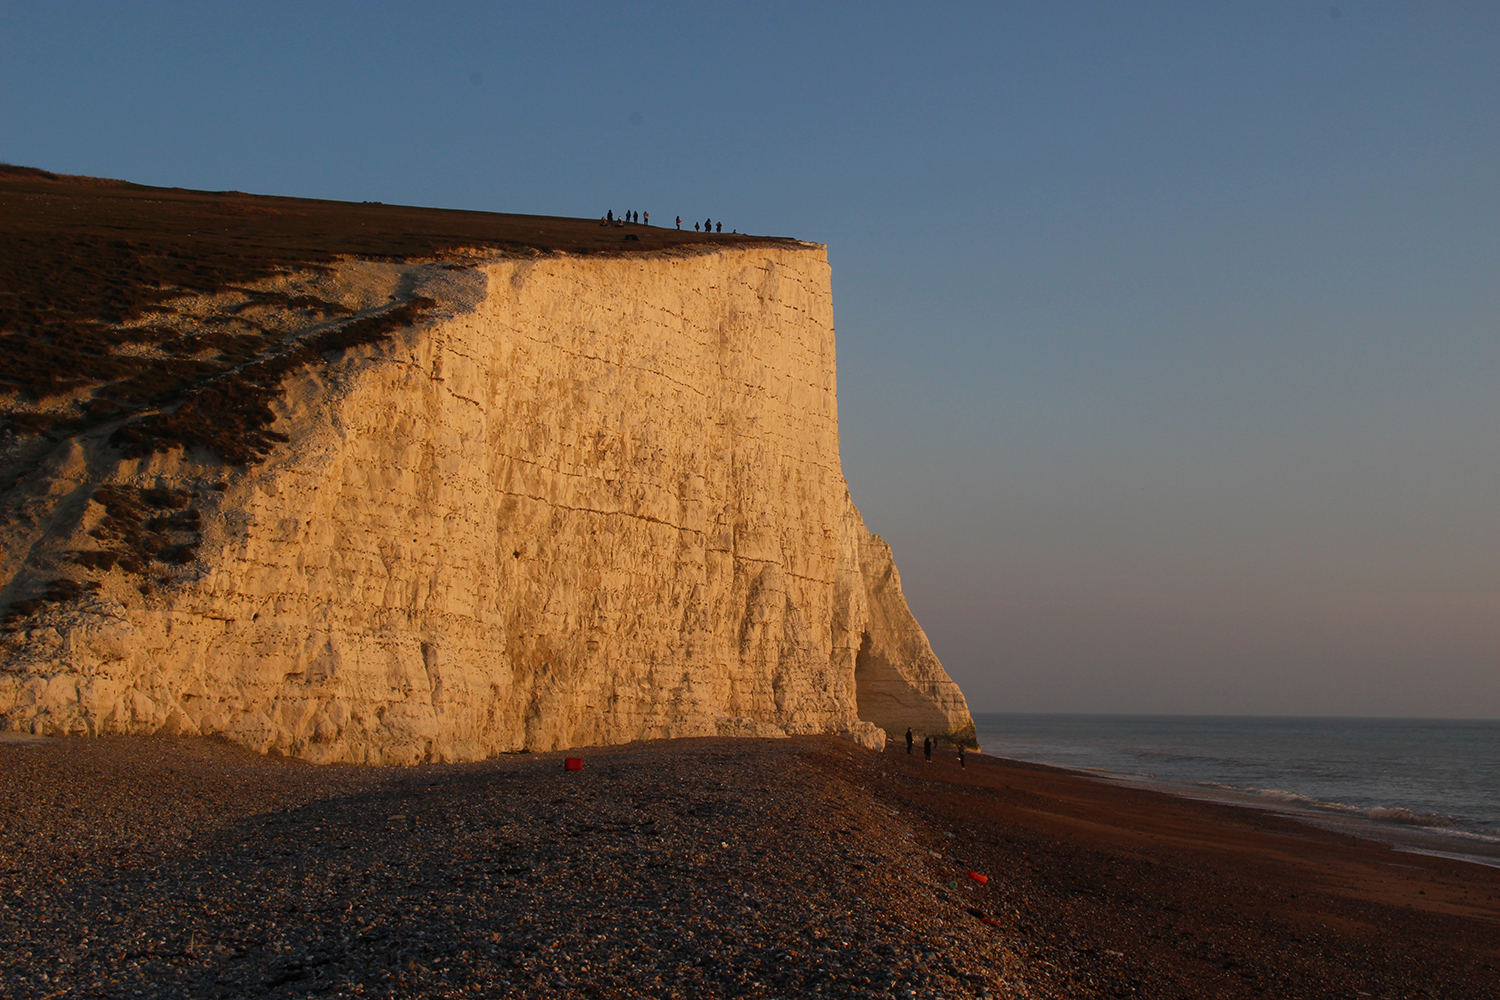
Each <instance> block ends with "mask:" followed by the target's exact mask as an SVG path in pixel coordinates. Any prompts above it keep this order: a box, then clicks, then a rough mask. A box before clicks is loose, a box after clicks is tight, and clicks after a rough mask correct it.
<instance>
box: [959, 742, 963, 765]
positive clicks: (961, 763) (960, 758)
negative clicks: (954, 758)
mask: <svg viewBox="0 0 1500 1000" xmlns="http://www.w3.org/2000/svg"><path fill="white" fill-rule="evenodd" d="M958 766H959V767H963V766H964V745H963V744H962V743H960V744H959V745H958Z"/></svg>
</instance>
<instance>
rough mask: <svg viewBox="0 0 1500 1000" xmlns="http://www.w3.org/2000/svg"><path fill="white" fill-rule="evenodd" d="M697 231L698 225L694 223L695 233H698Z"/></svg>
mask: <svg viewBox="0 0 1500 1000" xmlns="http://www.w3.org/2000/svg"><path fill="white" fill-rule="evenodd" d="M697 231H698V223H696V222H695V223H693V232H695V233H696V232H697Z"/></svg>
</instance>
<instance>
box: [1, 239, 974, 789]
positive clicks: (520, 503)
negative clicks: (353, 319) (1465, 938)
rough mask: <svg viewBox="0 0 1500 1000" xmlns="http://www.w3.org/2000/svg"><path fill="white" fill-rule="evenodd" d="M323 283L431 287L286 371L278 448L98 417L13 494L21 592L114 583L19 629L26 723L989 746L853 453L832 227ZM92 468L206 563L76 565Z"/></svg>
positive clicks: (424, 747)
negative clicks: (737, 241)
mask: <svg viewBox="0 0 1500 1000" xmlns="http://www.w3.org/2000/svg"><path fill="white" fill-rule="evenodd" d="M321 280H325V282H326V283H331V284H330V285H329V287H325V288H324V290H323V292H324V294H338V295H341V296H342V297H343V299H344V300H345V301H348V302H350V303H351V304H352V305H353V306H355V307H359V306H360V305H361V301H360V297H361V296H364V298H365V299H366V300H368V299H369V298H370V296H371V295H372V294H373V293H372V289H374V290H378V291H385V290H386V289H387V288H389V289H390V290H391V291H392V292H394V293H395V294H398V295H412V294H419V295H425V296H427V297H429V298H432V299H434V300H436V301H437V302H438V307H437V308H436V309H435V310H434V311H433V312H431V313H429V314H428V318H427V319H425V320H423V321H421V322H419V324H418V325H417V326H416V327H414V328H412V329H409V330H406V331H404V332H401V333H398V334H396V335H395V336H394V337H393V338H392V339H391V340H390V341H387V342H383V343H380V344H376V345H373V346H371V347H366V348H360V349H357V350H355V351H352V352H350V356H348V357H346V358H345V359H344V360H342V361H340V362H338V363H337V364H333V365H330V366H328V367H326V368H321V369H317V370H315V371H309V372H306V373H304V374H303V375H301V376H298V377H297V378H295V379H294V380H292V381H291V382H289V383H288V385H287V392H286V394H285V396H284V398H283V400H282V402H281V407H282V408H281V410H280V411H279V413H278V420H277V423H276V429H277V430H278V431H280V432H282V433H284V434H287V435H288V436H289V437H290V440H289V441H288V442H287V443H286V444H285V445H284V446H282V447H280V448H278V449H277V450H276V451H275V452H273V454H272V455H271V456H270V458H269V459H268V460H267V461H266V462H265V463H263V464H261V465H257V466H254V467H251V468H249V469H229V468H226V467H225V466H223V465H221V464H218V463H216V462H215V461H214V460H213V458H212V456H210V455H208V454H195V455H186V456H185V455H183V454H182V453H181V452H180V451H174V452H171V453H168V454H165V455H160V454H159V455H155V456H152V457H149V458H147V459H142V460H139V461H132V462H120V461H119V460H118V457H114V458H111V457H110V456H111V454H112V453H111V452H110V451H109V449H108V448H107V447H106V446H105V445H104V444H103V443H102V435H101V437H100V439H98V440H83V441H76V442H69V443H68V444H67V445H65V446H63V447H62V448H61V449H60V450H59V451H58V452H57V453H56V454H54V455H52V456H51V457H50V458H49V459H48V460H47V462H46V463H44V464H43V465H42V466H41V467H40V468H39V470H38V471H35V472H32V473H31V474H30V478H29V479H25V480H23V481H22V482H21V483H20V485H18V486H16V487H14V488H13V489H12V491H11V492H12V494H13V495H12V497H11V498H10V507H9V509H11V510H13V511H17V510H22V509H24V510H25V511H26V514H25V516H24V517H20V518H17V517H13V518H12V519H11V520H12V522H13V525H12V527H11V529H10V530H8V531H7V533H6V535H5V536H4V540H3V544H4V545H5V547H6V550H7V551H5V552H4V553H3V555H4V562H3V564H0V584H3V588H4V589H3V590H0V598H3V599H4V601H6V602H10V601H14V600H18V599H22V598H25V597H27V596H30V595H33V594H35V593H38V592H40V591H41V590H43V589H45V588H46V586H47V584H48V581H51V580H54V579H57V578H59V577H61V578H68V579H74V580H76V581H79V582H81V583H83V584H84V585H89V584H92V583H95V582H97V583H98V585H99V587H98V589H97V590H96V591H92V592H90V591H85V592H83V593H82V594H81V596H79V597H77V599H73V600H59V601H56V602H54V603H51V604H47V605H45V606H43V607H41V608H39V609H37V610H34V611H33V612H31V613H30V614H29V615H27V616H24V617H22V618H20V619H19V620H16V621H15V622H14V623H13V624H14V626H15V629H16V630H15V631H12V632H11V633H9V634H7V635H4V636H0V642H3V644H4V645H3V656H4V663H3V667H0V727H8V728H11V729H21V730H27V731H33V732H49V733H102V732H154V731H158V730H163V729H164V730H166V731H169V732H188V733H204V734H210V733H216V734H223V735H225V736H227V737H228V738H230V739H232V740H235V741H236V742H239V743H243V744H245V745H247V746H250V747H252V748H254V749H257V750H260V751H273V750H274V751H278V752H281V753H286V754H292V755H296V756H300V757H304V758H307V759H309V760H314V761H365V762H372V763H411V762H415V761H420V760H427V759H441V760H466V759H475V758H481V757H484V756H487V755H490V754H494V753H497V752H502V751H509V750H517V749H521V748H523V747H524V748H531V749H537V750H542V749H555V748H560V747H566V746H578V745H588V744H599V743H614V742H623V741H627V740H634V739H646V738H654V737H671V736H691V735H709V734H720V735H723V734H734V733H743V734H746V735H779V734H796V733H813V732H844V733H848V734H851V735H852V736H853V737H854V738H856V739H859V740H861V741H862V742H865V743H867V744H878V743H879V742H880V741H881V740H883V734H881V733H880V730H881V729H883V730H886V731H889V732H891V733H893V734H894V733H896V732H904V730H905V728H906V727H907V726H908V725H913V726H916V727H917V729H918V730H919V731H921V732H930V733H934V734H952V735H955V736H959V737H964V738H971V737H972V732H973V730H972V722H971V721H970V719H969V715H968V710H967V706H966V705H965V703H964V699H963V695H962V694H961V693H960V692H959V690H958V688H957V686H956V685H954V684H953V682H952V681H951V680H949V679H948V677H947V675H946V674H945V673H944V672H943V669H942V667H941V665H940V664H939V663H938V661H937V659H936V658H935V657H934V656H933V655H932V651H931V649H930V647H929V646H928V645H927V640H926V637H925V636H924V635H923V634H922V631H921V629H920V627H919V626H918V625H917V624H916V622H915V621H914V620H913V619H912V617H911V614H910V612H909V611H908V610H907V609H906V604H905V601H904V599H903V598H902V596H901V592H900V584H899V580H898V578H897V577H896V574H895V568H894V566H893V565H892V563H891V560H890V553H889V549H888V548H886V546H885V545H884V543H882V542H880V540H879V539H878V538H875V537H873V536H871V535H870V534H869V532H868V531H866V529H865V527H864V524H863V522H862V521H861V520H860V517H859V514H858V512H857V511H856V510H855V509H854V507H853V504H852V503H851V501H850V499H849V494H848V488H847V486H846V484H845V482H844V478H843V475H842V472H841V471H840V467H839V452H838V414H837V404H836V392H835V365H834V333H833V312H832V299H831V292H830V283H829V269H828V264H827V259H826V255H825V254H824V252H823V250H822V248H820V247H813V246H807V247H804V248H795V247H765V246H759V247H754V248H751V249H741V250H729V251H722V252H715V253H704V254H695V255H665V254H663V255H657V256H642V257H635V258H623V259H622V258H612V259H597V260H591V259H588V258H576V257H562V256H559V257H546V258H538V259H534V260H492V261H488V262H481V263H478V264H474V265H472V266H466V267H461V268H460V267H455V266H453V265H409V266H404V267H395V266H392V265H365V264H358V263H350V264H347V265H345V267H344V268H343V270H342V271H341V272H340V273H339V274H338V275H336V276H334V277H331V278H327V279H321ZM333 286H337V287H333ZM330 288H331V289H332V290H330ZM365 304H367V302H366V303H365ZM101 483H108V484H115V485H118V486H123V487H127V488H134V489H136V493H137V494H139V490H140V488H148V489H152V488H154V489H160V490H168V491H177V492H176V493H174V494H173V496H176V497H178V498H179V499H177V500H175V501H170V502H171V503H176V504H178V505H179V506H178V507H176V508H173V507H170V504H169V502H168V501H166V500H163V501H160V502H161V503H163V504H168V506H164V507H162V509H161V510H160V511H155V509H154V508H151V506H150V502H147V503H146V508H145V509H146V513H147V514H153V516H157V517H158V518H159V519H160V518H166V517H169V516H172V515H173V512H174V511H177V512H178V513H176V515H175V516H177V517H179V519H180V518H182V517H187V516H188V515H189V514H192V512H196V514H192V516H193V517H195V518H197V519H198V521H197V522H195V523H198V524H199V527H198V528H197V529H196V530H197V531H198V534H199V535H200V536H201V542H200V543H199V545H198V548H197V550H196V558H195V559H194V560H192V561H191V562H188V563H186V564H184V565H182V566H178V567H169V568H164V569H161V571H160V573H158V572H157V569H158V568H157V567H156V564H154V563H153V564H152V572H151V573H149V574H147V577H146V579H147V582H146V583H144V584H143V583H142V579H141V577H140V576H131V575H129V574H127V573H126V572H124V571H122V570H121V569H120V568H118V567H115V568H112V569H107V570H88V569H87V568H86V566H80V565H79V559H78V556H77V555H76V553H79V552H87V551H88V550H90V548H91V547H95V548H96V547H98V546H99V545H100V542H99V541H98V540H97V537H96V535H97V531H96V535H90V534H89V531H90V530H91V529H97V528H98V527H99V525H100V524H101V523H102V520H103V519H104V518H105V517H106V508H105V505H103V504H101V503H100V502H99V501H98V500H97V499H91V497H95V496H96V495H97V490H96V487H97V486H98V485H99V484H101ZM215 485H219V486H222V487H223V488H222V489H215V488H214V486H215ZM133 495H134V494H133ZM139 495H142V496H148V495H147V494H139ZM151 495H155V494H151ZM148 499H149V496H148ZM182 505H187V506H186V507H185V508H183V507H182ZM21 522H24V525H22V527H15V525H16V524H20V523H21ZM173 523H174V524H179V526H180V525H186V524H188V522H187V521H180V523H179V522H173ZM23 528H24V529H25V530H23ZM163 530H167V529H163ZM184 530H186V529H184ZM67 553H74V555H67ZM68 560H71V561H68ZM85 563H86V560H85ZM153 575H154V576H156V577H158V580H157V582H155V583H152V582H150V580H151V577H152V576H153ZM161 580H165V581H166V582H165V583H162V582H160V581H161ZM143 586H144V587H145V588H146V589H149V590H150V593H149V594H145V593H142V587H143Z"/></svg>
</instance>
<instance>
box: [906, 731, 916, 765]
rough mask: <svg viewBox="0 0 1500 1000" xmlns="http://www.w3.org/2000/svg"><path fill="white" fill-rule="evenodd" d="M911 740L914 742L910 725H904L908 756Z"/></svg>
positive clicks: (909, 754)
mask: <svg viewBox="0 0 1500 1000" xmlns="http://www.w3.org/2000/svg"><path fill="white" fill-rule="evenodd" d="M913 742H915V738H914V737H913V736H912V734H911V726H907V727H906V756H908V757H910V756H911V745H912V743H913Z"/></svg>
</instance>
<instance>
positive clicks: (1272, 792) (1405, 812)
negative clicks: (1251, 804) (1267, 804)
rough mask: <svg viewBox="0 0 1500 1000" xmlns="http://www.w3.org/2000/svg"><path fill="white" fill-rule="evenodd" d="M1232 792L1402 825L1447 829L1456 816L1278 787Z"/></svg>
mask: <svg viewBox="0 0 1500 1000" xmlns="http://www.w3.org/2000/svg"><path fill="white" fill-rule="evenodd" d="M1219 787H1221V788H1232V787H1233V786H1230V785H1221V786H1219ZM1234 790H1235V791H1240V792H1249V793H1250V794H1251V795H1258V796H1260V797H1261V798H1263V799H1272V800H1274V801H1276V802H1285V803H1288V804H1290V805H1299V806H1307V807H1308V808H1311V809H1321V810H1322V811H1324V812H1335V813H1343V814H1344V815H1347V816H1363V817H1365V818H1366V819H1375V820H1381V821H1383V822H1386V823H1402V824H1405V825H1406V826H1426V827H1438V828H1443V829H1446V828H1451V827H1456V826H1458V825H1459V822H1458V820H1457V819H1455V818H1454V817H1452V816H1444V815H1442V814H1440V813H1422V812H1416V811H1414V810H1411V809H1404V808H1402V807H1400V806H1351V805H1349V804H1348V803H1345V802H1329V801H1327V800H1326V799H1317V798H1313V797H1312V796H1311V795H1303V794H1301V793H1300V792H1286V791H1282V790H1281V789H1279V788H1237V789H1234Z"/></svg>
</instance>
